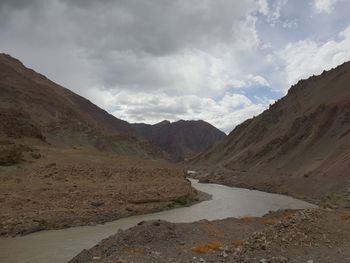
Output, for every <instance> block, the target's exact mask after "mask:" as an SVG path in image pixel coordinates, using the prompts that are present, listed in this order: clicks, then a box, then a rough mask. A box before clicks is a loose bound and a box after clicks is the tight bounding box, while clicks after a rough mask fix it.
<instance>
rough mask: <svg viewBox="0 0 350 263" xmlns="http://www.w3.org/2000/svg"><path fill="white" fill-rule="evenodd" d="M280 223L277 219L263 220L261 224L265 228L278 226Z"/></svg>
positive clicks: (260, 221)
mask: <svg viewBox="0 0 350 263" xmlns="http://www.w3.org/2000/svg"><path fill="white" fill-rule="evenodd" d="M278 222H279V220H278V219H277V218H261V219H260V220H259V223H260V224H262V225H265V226H272V225H276V224H277V223H278Z"/></svg>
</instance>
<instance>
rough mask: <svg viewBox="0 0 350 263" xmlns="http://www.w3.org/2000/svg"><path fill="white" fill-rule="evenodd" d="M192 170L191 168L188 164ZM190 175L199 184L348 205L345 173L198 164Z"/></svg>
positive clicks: (331, 205) (334, 205)
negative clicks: (285, 171)
mask: <svg viewBox="0 0 350 263" xmlns="http://www.w3.org/2000/svg"><path fill="white" fill-rule="evenodd" d="M191 169H194V167H191ZM191 177H193V178H195V179H198V180H199V181H200V182H202V183H214V184H222V185H227V186H230V187H239V188H245V189H252V190H259V191H264V192H268V193H276V194H282V195H288V196H291V197H294V198H297V199H299V200H304V201H306V202H310V203H313V204H317V205H319V206H322V207H328V208H333V209H334V208H350V188H349V186H350V185H349V182H348V180H347V179H346V177H345V176H342V177H337V178H336V179H335V178H334V177H333V176H332V175H331V174H326V175H324V176H322V177H315V176H311V175H308V174H304V175H300V176H297V175H292V174H288V175H286V174H283V173H281V174H279V175H276V174H274V173H273V172H271V173H270V174H258V173H251V172H248V171H238V170H230V169H227V168H224V167H201V168H198V169H197V172H196V173H194V174H191Z"/></svg>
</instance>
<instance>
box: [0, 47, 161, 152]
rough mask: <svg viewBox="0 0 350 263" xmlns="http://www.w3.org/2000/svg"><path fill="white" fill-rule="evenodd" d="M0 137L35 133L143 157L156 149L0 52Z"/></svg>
mask: <svg viewBox="0 0 350 263" xmlns="http://www.w3.org/2000/svg"><path fill="white" fill-rule="evenodd" d="M0 128H1V129H0V136H1V135H2V136H3V137H10V138H16V139H19V138H28V137H32V138H38V139H40V140H42V141H44V140H45V141H47V142H49V143H52V144H54V145H57V146H60V145H61V146H84V147H92V148H97V149H100V150H109V151H113V152H117V153H123V154H131V155H135V154H137V155H141V156H147V155H148V154H150V155H157V154H158V153H157V150H156V149H155V148H154V147H152V146H151V145H150V144H149V143H147V142H146V141H145V140H140V139H138V138H136V136H135V132H134V130H133V128H132V127H131V125H130V124H129V123H127V122H126V121H122V120H119V119H117V118H115V117H114V116H112V115H110V114H108V113H107V112H106V111H104V110H102V109H101V108H99V107H97V106H96V105H94V104H92V103H91V102H90V101H88V100H87V99H85V98H83V97H81V96H79V95H77V94H75V93H73V92H71V91H70V90H68V89H65V88H63V87H61V86H59V85H57V84H55V83H53V82H52V81H50V80H48V79H47V78H46V77H45V76H43V75H41V74H39V73H36V72H35V71H33V70H31V69H28V68H26V67H25V66H24V65H23V64H22V63H21V62H20V61H18V60H16V59H14V58H12V57H11V56H9V55H5V54H0Z"/></svg>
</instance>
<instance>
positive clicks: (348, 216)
mask: <svg viewBox="0 0 350 263" xmlns="http://www.w3.org/2000/svg"><path fill="white" fill-rule="evenodd" d="M339 217H340V219H341V220H343V221H348V220H350V214H349V213H345V212H343V213H341V214H340V215H339Z"/></svg>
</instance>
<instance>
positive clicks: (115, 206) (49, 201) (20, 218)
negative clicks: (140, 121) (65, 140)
mask: <svg viewBox="0 0 350 263" xmlns="http://www.w3.org/2000/svg"><path fill="white" fill-rule="evenodd" d="M39 152H40V153H39ZM27 154H28V155H32V156H34V158H33V157H28V159H27V160H26V161H20V162H19V163H17V164H16V165H12V166H3V167H1V166H0V207H1V213H0V235H2V236H4V235H5V236H7V235H10V236H13V235H22V234H28V233H31V232H34V231H39V230H43V229H58V228H65V227H70V226H77V225H89V224H97V223H103V222H107V221H112V220H115V219H117V218H120V217H125V216H130V215H134V214H141V213H149V212H153V211H158V210H162V209H169V208H172V207H174V206H179V205H185V204H187V203H190V202H194V201H195V200H196V191H195V190H194V189H192V188H191V186H190V182H188V181H186V180H185V179H184V173H183V170H182V169H180V168H178V167H176V166H175V165H172V164H169V163H167V162H165V161H156V160H145V159H142V158H135V157H127V156H117V155H114V154H109V153H100V152H96V151H95V152H94V151H90V152H88V151H86V150H79V149H60V150H58V149H52V148H40V146H38V147H36V148H35V149H32V150H31V151H30V152H29V153H27ZM29 158H32V160H30V159H29ZM36 158H38V159H36Z"/></svg>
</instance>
